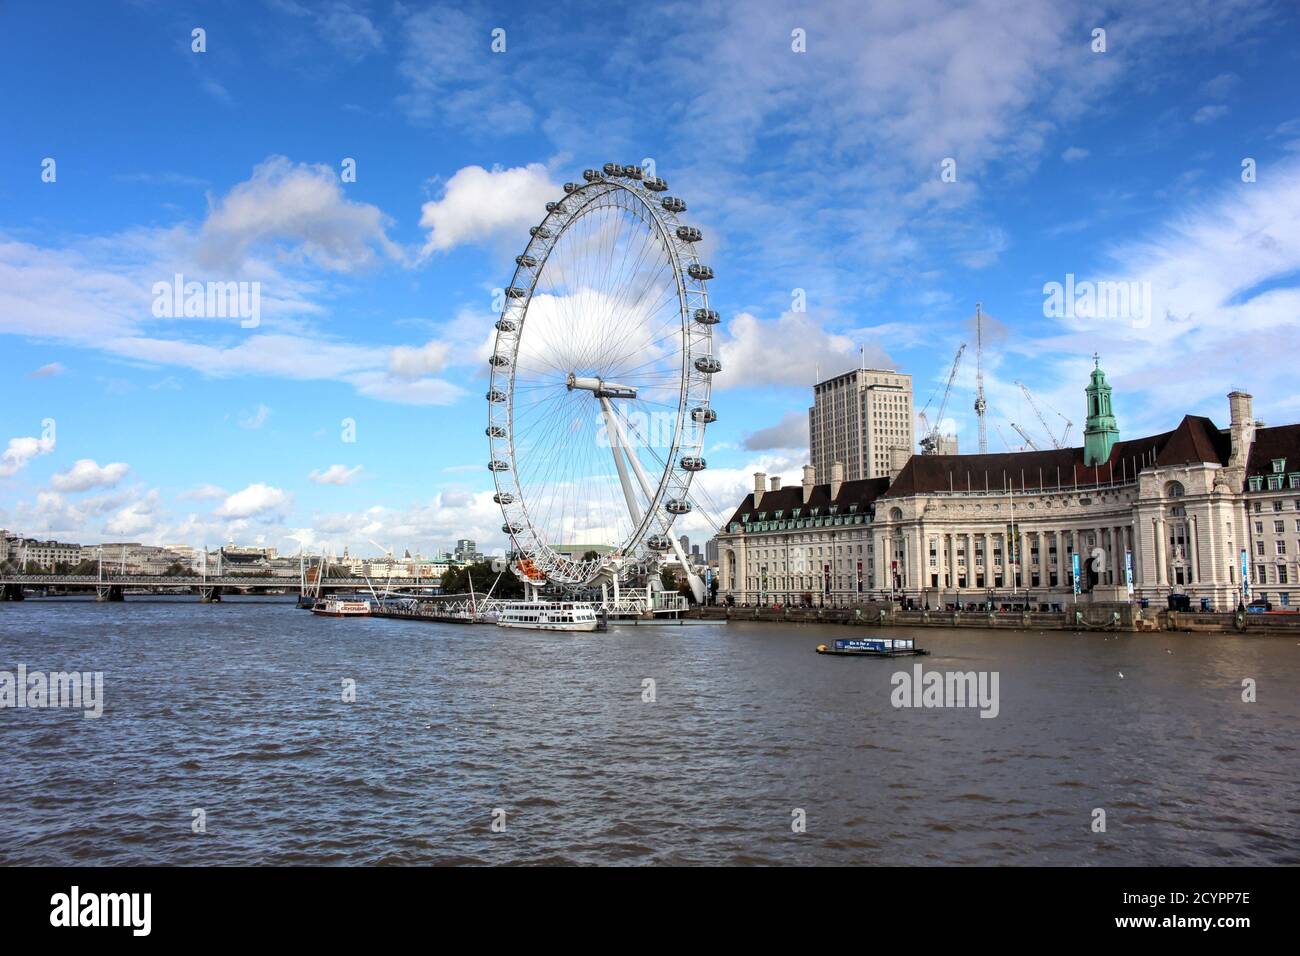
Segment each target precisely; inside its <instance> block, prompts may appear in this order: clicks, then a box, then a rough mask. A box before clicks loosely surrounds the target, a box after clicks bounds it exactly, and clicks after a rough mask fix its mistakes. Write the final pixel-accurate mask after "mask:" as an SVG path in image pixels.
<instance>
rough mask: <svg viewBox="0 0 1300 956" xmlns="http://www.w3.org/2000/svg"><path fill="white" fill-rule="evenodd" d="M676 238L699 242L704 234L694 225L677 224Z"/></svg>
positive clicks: (683, 240)
mask: <svg viewBox="0 0 1300 956" xmlns="http://www.w3.org/2000/svg"><path fill="white" fill-rule="evenodd" d="M677 238H678V239H680V240H681V241H682V242H699V241H700V240H701V239H703V238H704V234H703V233H702V232H700V230H698V229H696V228H695V227H694V226H678V227H677Z"/></svg>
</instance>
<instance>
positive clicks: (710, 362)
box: [695, 355, 722, 375]
mask: <svg viewBox="0 0 1300 956" xmlns="http://www.w3.org/2000/svg"><path fill="white" fill-rule="evenodd" d="M695 367H696V368H697V369H699V370H700V371H701V372H704V373H705V374H706V375H712V374H713V373H714V372H721V371H722V363H721V362H719V361H718V360H717V359H715V358H714V357H713V356H712V355H701V356H700V357H699V358H697V359H696V360H695Z"/></svg>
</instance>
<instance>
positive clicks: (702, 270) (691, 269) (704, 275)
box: [686, 262, 713, 281]
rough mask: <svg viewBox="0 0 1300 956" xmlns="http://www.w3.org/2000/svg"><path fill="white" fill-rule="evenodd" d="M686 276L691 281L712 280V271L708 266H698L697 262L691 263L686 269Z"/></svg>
mask: <svg viewBox="0 0 1300 956" xmlns="http://www.w3.org/2000/svg"><path fill="white" fill-rule="evenodd" d="M686 274H687V275H688V276H690V277H691V278H692V279H699V280H701V281H703V280H705V279H712V278H713V270H712V269H710V268H709V267H708V266H704V265H700V264H699V263H698V262H692V263H691V264H690V265H689V266H688V267H687V269H686Z"/></svg>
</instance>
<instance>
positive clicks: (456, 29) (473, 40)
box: [397, 6, 545, 135]
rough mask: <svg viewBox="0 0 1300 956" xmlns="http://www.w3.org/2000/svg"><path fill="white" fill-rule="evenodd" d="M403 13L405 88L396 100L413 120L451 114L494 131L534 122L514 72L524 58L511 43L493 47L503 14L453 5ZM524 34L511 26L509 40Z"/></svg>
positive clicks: (459, 120)
mask: <svg viewBox="0 0 1300 956" xmlns="http://www.w3.org/2000/svg"><path fill="white" fill-rule="evenodd" d="M398 12H399V15H402V14H405V19H404V20H403V21H402V24H401V27H400V30H401V35H402V40H403V49H402V54H401V56H400V58H399V60H398V74H399V76H400V77H401V79H402V81H403V82H404V83H405V85H406V90H405V92H404V93H402V94H401V95H400V96H399V97H398V99H397V102H398V105H399V106H400V107H401V108H402V109H403V110H404V111H405V113H406V115H407V116H408V117H409V118H410V119H411V120H412V121H414V122H417V123H423V122H427V121H429V120H432V119H435V118H436V119H438V120H445V119H451V120H454V121H455V122H457V123H461V124H464V125H467V126H470V127H472V128H473V129H475V130H482V131H486V132H491V133H492V134H494V135H500V134H501V132H502V131H503V130H507V131H509V132H512V133H514V132H518V131H520V130H525V129H527V128H529V127H530V126H532V123H533V111H532V109H531V108H530V107H529V106H528V105H527V104H526V103H525V102H523V100H522V98H521V93H520V91H521V88H522V84H521V83H520V82H519V81H518V80H517V79H516V77H515V74H514V72H513V71H514V70H515V69H516V67H518V66H520V65H521V64H522V63H523V62H524V58H521V57H516V56H511V55H510V54H509V52H508V51H509V46H507V52H505V53H502V54H493V53H491V52H490V48H489V46H488V44H489V43H490V42H491V40H492V35H491V30H492V29H493V28H494V27H497V26H499V25H500V24H499V23H498V22H497V19H498V18H495V17H494V18H491V19H489V18H488V17H485V16H483V15H482V14H481V13H479V14H477V15H475V14H474V13H471V12H469V11H466V10H463V9H454V8H452V7H450V6H430V7H427V8H425V9H423V10H416V11H411V10H410V9H409V8H401V7H399V8H398ZM512 31H513V28H512ZM534 36H536V34H535V33H534ZM519 37H520V34H519V33H518V32H510V31H508V33H507V42H508V43H509V42H511V40H512V38H513V42H518V40H519ZM544 62H545V61H544Z"/></svg>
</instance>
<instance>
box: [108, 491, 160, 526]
mask: <svg viewBox="0 0 1300 956" xmlns="http://www.w3.org/2000/svg"><path fill="white" fill-rule="evenodd" d="M158 498H159V496H158V491H157V490H156V489H155V490H153V491H150V492H149V493H148V494H147V495H145V496H144V497H143V498H141V499H139V500H137V501H134V502H132V503H131V504H129V505H127V506H126V507H124V508H122V509H120V510H119V511H118V512H117V513H116V514H114V515H113V516H112V517H111V518H109V520H108V521H106V522H105V523H104V530H105V531H107V532H108V533H109V534H115V535H123V536H130V537H136V536H139V535H142V534H144V533H145V532H148V531H150V530H151V529H152V528H153V527H154V525H155V524H156V523H157V521H158Z"/></svg>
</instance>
